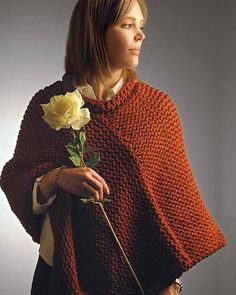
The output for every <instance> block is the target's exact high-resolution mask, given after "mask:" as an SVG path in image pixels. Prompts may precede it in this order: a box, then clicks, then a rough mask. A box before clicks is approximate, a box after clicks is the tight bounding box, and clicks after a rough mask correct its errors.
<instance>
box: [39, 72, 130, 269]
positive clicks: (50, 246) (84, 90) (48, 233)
mask: <svg viewBox="0 0 236 295" xmlns="http://www.w3.org/2000/svg"><path fill="white" fill-rule="evenodd" d="M124 83H125V81H124V79H123V77H121V79H120V80H119V81H118V82H117V83H116V85H115V86H114V87H113V88H111V89H110V90H109V91H108V93H107V98H106V101H108V100H110V99H111V98H112V97H113V96H115V95H116V94H117V93H118V91H119V90H120V89H121V88H122V87H123V86H124ZM77 91H79V92H80V93H81V94H83V95H85V96H86V97H88V98H91V99H96V96H95V93H94V90H93V87H92V86H91V85H89V84H88V83H86V84H85V85H82V86H77ZM43 176H44V175H42V176H40V177H38V178H37V179H36V181H35V184H34V188H33V211H34V213H35V214H44V220H43V224H42V229H41V236H40V247H39V254H40V256H41V257H42V258H43V259H44V261H45V262H46V263H47V264H49V265H50V266H52V265H53V251H54V237H53V233H52V227H51V223H50V219H49V214H48V212H47V209H48V207H49V206H50V205H51V204H52V203H53V201H54V199H55V198H56V196H52V197H51V198H49V200H48V201H47V203H45V204H43V205H41V204H39V203H38V201H37V187H38V183H39V182H40V180H41V179H42V178H43Z"/></svg>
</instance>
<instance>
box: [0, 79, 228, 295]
mask: <svg viewBox="0 0 236 295" xmlns="http://www.w3.org/2000/svg"><path fill="white" fill-rule="evenodd" d="M71 81H72V80H71V78H70V77H69V75H67V74H65V75H64V76H63V79H62V81H57V82H55V83H54V84H52V85H50V86H48V87H46V88H45V89H43V90H40V91H39V92H38V93H36V94H35V96H34V97H33V98H32V100H31V101H30V103H29V106H28V108H27V110H26V113H25V115H24V119H23V121H22V124H21V130H20V132H19V136H18V140H17V145H16V148H15V152H14V156H13V158H12V159H11V160H10V161H9V162H8V163H7V164H6V165H5V166H4V169H3V172H2V178H1V187H2V189H3V191H4V192H5V193H6V196H7V198H8V200H9V203H10V205H11V208H12V210H13V212H14V213H15V214H16V216H17V217H18V218H19V220H20V221H21V223H22V225H23V226H24V227H25V229H26V231H27V232H28V233H29V234H30V235H31V236H32V238H33V240H34V241H36V242H39V240H40V227H41V217H40V216H39V215H34V213H33V210H32V189H33V184H34V181H35V179H36V177H38V176H39V175H42V174H44V173H45V172H47V171H49V170H50V169H52V168H55V167H58V166H60V165H63V164H64V165H67V166H72V164H71V163H70V162H69V160H68V154H67V152H66V149H65V145H66V144H67V143H68V141H69V140H70V138H71V134H70V132H69V131H68V130H66V129H61V130H60V131H55V130H53V129H51V128H50V127H49V125H47V124H46V123H45V122H44V121H43V120H42V116H43V110H42V108H41V106H40V104H43V103H48V102H49V99H50V97H51V96H53V95H61V94H65V93H66V92H68V91H74V90H75V88H74V86H73V83H72V82H71ZM84 100H85V102H86V103H85V105H84V107H87V108H89V110H90V113H91V120H90V122H89V123H88V124H87V125H86V137H87V142H86V143H87V144H88V145H89V146H93V147H95V146H96V147H98V148H99V149H100V155H101V160H100V162H99V163H98V164H97V165H96V166H95V168H94V169H95V170H96V171H97V173H99V174H100V175H101V176H102V177H103V178H104V179H105V181H106V182H107V184H108V186H109V188H110V191H111V193H110V195H109V198H110V199H112V202H109V203H105V204H104V208H105V210H106V213H107V215H108V217H109V219H110V221H111V223H112V225H113V227H114V230H115V232H116V234H117V236H118V238H119V240H120V242H121V244H122V246H123V248H124V251H125V253H126V255H127V257H128V258H129V260H130V262H131V264H132V266H133V268H134V270H135V272H136V274H137V276H138V278H139V280H140V282H141V284H142V286H143V288H144V290H145V294H148V295H151V294H155V295H156V294H157V293H158V291H159V290H160V289H161V288H163V287H165V286H167V285H169V284H171V282H172V281H174V280H175V278H177V277H179V276H180V275H181V274H182V273H183V272H185V271H187V270H189V269H190V268H191V267H192V266H194V265H195V264H196V263H197V262H199V261H201V260H202V259H204V258H206V257H207V256H209V255H211V254H213V253H214V252H215V251H217V250H218V249H220V248H221V247H223V246H224V245H225V239H224V236H223V234H222V233H221V231H220V229H219V228H218V226H217V225H216V223H215V221H214V219H213V217H212V216H211V215H210V213H209V211H208V209H207V208H206V205H205V203H204V202H203V200H202V198H201V196H200V194H199V190H198V187H197V185H196V182H195V180H194V177H193V174H192V171H191V168H190V165H189V162H188V158H187V155H186V151H185V147H184V140H183V133H182V127H181V122H180V119H179V116H178V113H177V111H176V107H175V105H174V103H173V101H172V99H171V98H170V97H169V96H168V95H167V94H165V93H164V92H162V91H160V90H158V89H154V88H153V87H151V86H149V85H148V84H146V83H144V82H142V81H137V80H135V79H132V78H131V79H129V80H127V81H126V83H125V85H124V86H123V88H122V89H121V90H120V91H119V92H118V93H117V94H116V95H115V96H114V97H113V98H112V99H111V100H110V101H106V102H101V101H98V100H91V99H89V98H86V97H84ZM49 216H50V220H51V224H52V230H53V235H54V241H55V244H54V259H53V264H54V265H53V270H52V277H51V280H52V294H57V295H60V294H87V295H88V294H89V295H118V294H119V295H122V294H124V295H134V294H140V293H139V289H138V288H137V286H136V283H135V281H134V279H133V277H132V274H131V272H130V271H129V268H128V266H127V265H126V262H125V260H124V258H123V256H122V254H121V252H120V250H119V248H118V247H117V245H116V243H115V240H114V238H113V236H112V234H111V232H110V229H109V228H108V225H107V223H106V221H105V219H104V216H103V214H102V212H101V209H100V207H99V206H98V205H95V204H91V203H90V204H87V205H86V204H83V203H82V202H81V201H79V197H78V196H77V197H76V196H68V195H67V196H66V195H65V193H63V192H60V193H59V195H58V196H57V198H56V199H55V201H54V203H53V204H52V205H51V206H50V208H49Z"/></svg>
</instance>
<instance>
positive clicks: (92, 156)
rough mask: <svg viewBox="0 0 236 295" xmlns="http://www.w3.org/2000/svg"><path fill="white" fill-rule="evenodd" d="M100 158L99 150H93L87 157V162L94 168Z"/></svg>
mask: <svg viewBox="0 0 236 295" xmlns="http://www.w3.org/2000/svg"><path fill="white" fill-rule="evenodd" d="M100 159H101V158H100V153H99V151H93V152H92V153H91V154H90V156H89V158H88V159H87V161H86V164H87V166H89V167H90V168H93V167H94V166H95V165H96V164H97V163H98V162H99V161H100Z"/></svg>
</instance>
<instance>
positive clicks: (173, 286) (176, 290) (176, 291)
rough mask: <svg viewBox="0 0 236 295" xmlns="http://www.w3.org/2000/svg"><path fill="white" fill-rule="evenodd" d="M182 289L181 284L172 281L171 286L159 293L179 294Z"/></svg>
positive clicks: (167, 294)
mask: <svg viewBox="0 0 236 295" xmlns="http://www.w3.org/2000/svg"><path fill="white" fill-rule="evenodd" d="M179 291H180V286H179V285H178V284H175V283H172V284H171V285H170V286H168V287H166V288H165V289H163V290H161V291H160V293H159V295H178V294H179Z"/></svg>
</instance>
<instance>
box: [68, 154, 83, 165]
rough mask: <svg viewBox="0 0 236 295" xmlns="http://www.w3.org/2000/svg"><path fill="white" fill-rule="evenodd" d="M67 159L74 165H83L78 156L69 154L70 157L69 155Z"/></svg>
mask: <svg viewBox="0 0 236 295" xmlns="http://www.w3.org/2000/svg"><path fill="white" fill-rule="evenodd" d="M69 159H70V160H71V161H72V162H73V164H74V165H75V166H76V167H82V166H83V163H82V161H81V159H80V157H76V156H71V157H69Z"/></svg>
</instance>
